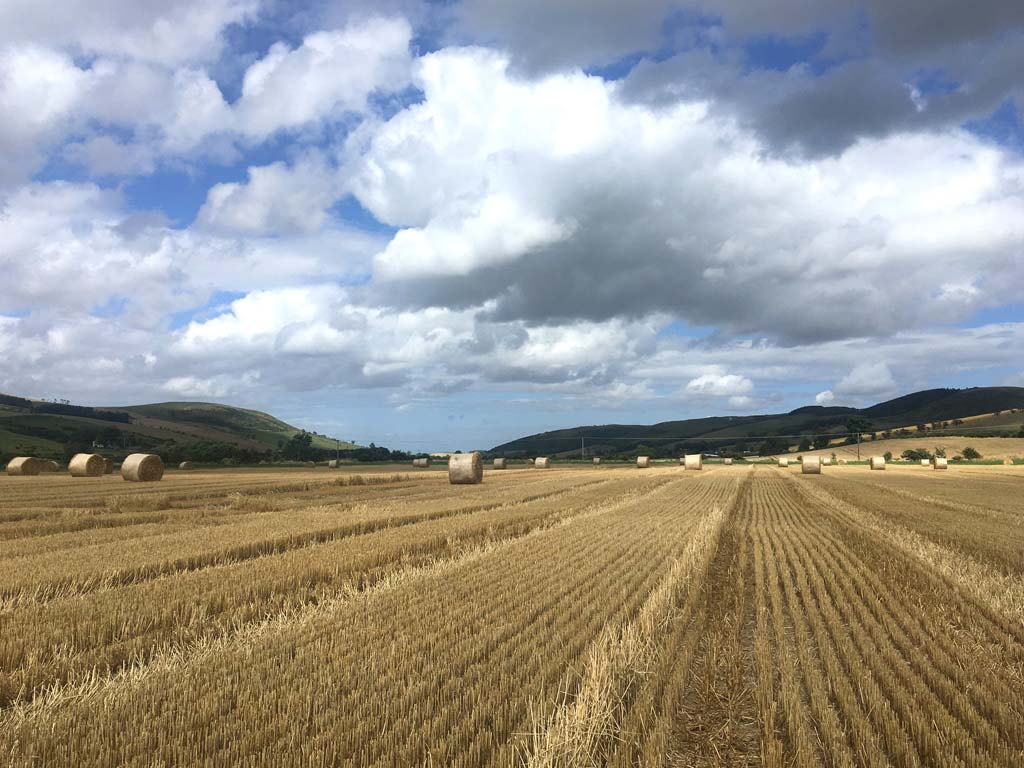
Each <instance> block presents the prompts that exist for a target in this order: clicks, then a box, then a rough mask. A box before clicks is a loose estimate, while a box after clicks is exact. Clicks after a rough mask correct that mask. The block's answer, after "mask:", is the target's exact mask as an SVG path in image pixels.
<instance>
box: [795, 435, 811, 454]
mask: <svg viewBox="0 0 1024 768" xmlns="http://www.w3.org/2000/svg"><path fill="white" fill-rule="evenodd" d="M797 450H798V451H809V450H811V439H810V438H809V437H805V438H803V439H801V440H800V445H799V446H797Z"/></svg>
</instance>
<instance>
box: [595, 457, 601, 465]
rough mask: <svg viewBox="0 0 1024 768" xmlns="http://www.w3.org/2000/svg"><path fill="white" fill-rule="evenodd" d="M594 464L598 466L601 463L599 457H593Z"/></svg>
mask: <svg viewBox="0 0 1024 768" xmlns="http://www.w3.org/2000/svg"><path fill="white" fill-rule="evenodd" d="M594 463H595V464H600V463H601V457H600V456H595V457H594Z"/></svg>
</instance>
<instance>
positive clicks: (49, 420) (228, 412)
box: [0, 394, 359, 457]
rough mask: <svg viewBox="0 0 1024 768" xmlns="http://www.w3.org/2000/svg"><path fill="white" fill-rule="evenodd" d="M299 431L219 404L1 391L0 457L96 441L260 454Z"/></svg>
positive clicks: (329, 445) (325, 442) (108, 445)
mask: <svg viewBox="0 0 1024 768" xmlns="http://www.w3.org/2000/svg"><path fill="white" fill-rule="evenodd" d="M300 431H301V430H300V429H299V428H298V427H294V426H292V425H291V424H288V423H286V422H284V421H281V420H280V419H278V418H275V417H274V416H271V415H270V414H267V413H263V412H261V411H254V410H249V409H246V408H236V407H234V406H230V405H221V404H218V403H200V402H167V403H151V404H148V405H131V406H117V407H102V408H93V407H90V406H81V405H72V404H70V403H65V402H49V401H44V400H30V399H28V398H23V397H17V396H15V395H7V394H0V455H3V456H5V457H10V456H12V455H35V456H60V455H62V454H64V453H66V452H67V450H68V446H69V445H72V446H78V447H87V446H90V445H92V444H93V443H94V442H95V443H98V444H99V445H100V446H102V447H103V448H104V449H111V450H116V449H125V448H131V447H139V448H152V447H161V448H164V447H166V446H176V447H177V448H180V449H182V450H184V449H187V448H188V447H189V446H196V445H206V446H211V445H219V446H231V447H232V448H233V449H234V453H236V454H238V455H248V454H251V455H253V456H256V455H262V454H265V453H267V452H269V451H273V450H276V449H278V448H279V447H280V446H281V445H282V444H283V443H285V442H287V441H288V440H289V439H290V438H291V437H293V436H294V435H297V434H299V433H300ZM312 446H313V447H314V448H320V449H324V450H334V449H335V448H336V447H337V448H341V449H342V450H352V449H356V448H358V447H359V446H357V445H355V444H354V443H350V442H347V441H340V444H339V442H338V441H336V440H335V439H334V438H330V437H327V436H324V435H316V434H314V435H313V436H312ZM228 453H229V454H230V453H231V451H228Z"/></svg>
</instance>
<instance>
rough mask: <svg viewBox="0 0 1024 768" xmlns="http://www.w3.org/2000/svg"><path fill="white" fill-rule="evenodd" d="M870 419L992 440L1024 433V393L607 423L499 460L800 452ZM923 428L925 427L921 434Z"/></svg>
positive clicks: (517, 447) (526, 445) (543, 436)
mask: <svg viewBox="0 0 1024 768" xmlns="http://www.w3.org/2000/svg"><path fill="white" fill-rule="evenodd" d="M853 417H857V418H860V419H863V420H864V421H865V422H866V423H867V424H868V425H870V426H869V427H867V428H866V430H865V436H868V433H877V434H878V436H880V437H881V436H882V435H883V433H894V434H895V433H897V432H903V431H905V432H906V433H909V434H900V435H899V436H916V435H918V434H921V435H922V436H923V435H925V434H933V435H934V434H965V435H982V436H984V435H991V436H997V435H999V434H1003V433H1005V434H1016V433H1017V432H1018V431H1020V430H1021V429H1024V388H1022V387H972V388H970V389H930V390H924V391H922V392H915V393H913V394H910V395H904V396H902V397H898V398H895V399H894V400H889V401H886V402H884V403H878V404H877V405H873V406H871V407H870V408H860V409H858V408H845V407H836V406H833V407H823V406H805V407H803V408H797V409H796V410H793V411H790V412H789V413H775V414H760V415H752V416H715V417H708V418H700V419H684V420H680V421H665V422H661V423H659V424H648V425H643V424H605V425H599V426H587V427H573V428H571V429H561V430H556V431H552V432H542V433H540V434H535V435H529V436H527V437H522V438H519V439H517V440H513V441H511V442H508V443H504V444H502V445H498V446H495V447H494V448H493V449H491V452H492V453H494V454H495V455H507V456H520V455H522V456H530V455H545V454H552V455H558V454H567V455H572V454H576V453H579V450H580V444H581V441H583V442H585V444H586V448H587V453H588V454H590V455H612V454H617V453H635V452H637V451H638V450H640V449H643V450H645V451H648V450H649V451H650V452H651V454H652V455H655V456H659V455H676V454H679V453H682V452H684V451H685V452H697V451H703V452H715V451H725V452H743V451H751V450H756V449H757V448H759V446H760V445H762V444H763V443H764V442H765V440H766V439H767V438H775V439H776V441H777V442H778V441H784V442H786V443H789V444H791V446H792V447H796V446H797V445H799V444H800V442H801V436H807V437H809V438H812V437H813V436H815V435H828V436H830V437H831V439H832V440H833V441H836V442H839V441H841V440H843V439H845V438H847V437H848V436H849V434H848V433H849V430H848V427H847V423H848V422H849V421H850V419H851V418H853ZM919 425H920V426H923V427H924V428H925V429H924V430H923V431H920V430H919Z"/></svg>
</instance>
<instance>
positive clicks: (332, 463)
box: [327, 459, 339, 469]
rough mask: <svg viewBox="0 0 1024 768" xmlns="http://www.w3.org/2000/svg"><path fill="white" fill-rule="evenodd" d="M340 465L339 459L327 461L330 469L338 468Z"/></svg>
mask: <svg viewBox="0 0 1024 768" xmlns="http://www.w3.org/2000/svg"><path fill="white" fill-rule="evenodd" d="M338 466H339V465H338V460H337V459H331V460H330V461H328V462H327V468H328V469H337V468H338Z"/></svg>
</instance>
